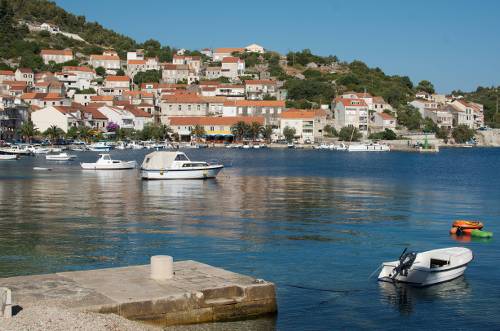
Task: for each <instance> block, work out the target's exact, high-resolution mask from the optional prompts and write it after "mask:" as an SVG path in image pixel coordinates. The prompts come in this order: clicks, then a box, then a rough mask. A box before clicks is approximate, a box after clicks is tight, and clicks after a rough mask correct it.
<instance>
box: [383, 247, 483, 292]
mask: <svg viewBox="0 0 500 331" xmlns="http://www.w3.org/2000/svg"><path fill="white" fill-rule="evenodd" d="M472 258H473V255H472V251H471V250H470V249H468V248H464V247H450V248H442V249H434V250H431V251H426V252H422V253H416V252H408V253H406V249H405V250H404V251H403V253H402V254H401V256H400V257H399V260H398V261H393V262H384V263H383V264H382V270H381V271H380V274H379V276H378V280H380V281H385V282H401V283H408V284H411V285H414V286H429V285H434V284H438V283H443V282H447V281H450V280H452V279H455V278H457V277H460V276H462V275H463V274H464V272H465V269H466V268H467V265H468V264H469V262H470V261H472Z"/></svg>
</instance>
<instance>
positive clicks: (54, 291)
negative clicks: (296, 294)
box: [0, 261, 277, 325]
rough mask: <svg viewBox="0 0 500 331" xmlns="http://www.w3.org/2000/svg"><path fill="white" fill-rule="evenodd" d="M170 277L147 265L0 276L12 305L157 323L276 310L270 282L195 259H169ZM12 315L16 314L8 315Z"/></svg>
mask: <svg viewBox="0 0 500 331" xmlns="http://www.w3.org/2000/svg"><path fill="white" fill-rule="evenodd" d="M174 273H175V274H174V277H173V279H170V280H161V281H158V280H153V279H151V278H150V266H149V265H141V266H130V267H123V268H109V269H98V270H85V271H73V272H61V273H55V274H47V275H34V276H18V277H10V278H0V287H7V288H9V289H10V290H11V291H12V303H13V305H18V306H20V307H23V306H30V305H32V304H34V303H36V304H37V305H40V304H43V305H46V306H51V307H52V306H53V307H63V308H65V309H74V310H77V311H87V312H97V313H114V314H117V315H120V316H123V317H126V318H128V319H133V320H142V321H150V322H154V323H159V324H161V325H178V324H191V323H204V322H215V321H228V320H235V319H245V318H252V317H256V316H259V315H263V314H269V313H275V312H276V310H277V306H276V294H275V287H274V284H273V283H270V282H266V281H262V280H256V279H255V278H252V277H248V276H244V275H240V274H237V273H234V272H230V271H226V270H223V269H220V268H216V267H212V266H209V265H207V264H203V263H199V262H195V261H180V262H174ZM13 318H15V316H14V317H13Z"/></svg>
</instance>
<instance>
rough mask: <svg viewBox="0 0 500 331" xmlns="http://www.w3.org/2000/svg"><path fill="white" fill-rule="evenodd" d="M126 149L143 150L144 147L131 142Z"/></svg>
mask: <svg viewBox="0 0 500 331" xmlns="http://www.w3.org/2000/svg"><path fill="white" fill-rule="evenodd" d="M127 147H128V148H130V149H144V148H145V147H144V145H141V144H139V143H136V142H135V141H132V142H131V143H130V144H128V145H127Z"/></svg>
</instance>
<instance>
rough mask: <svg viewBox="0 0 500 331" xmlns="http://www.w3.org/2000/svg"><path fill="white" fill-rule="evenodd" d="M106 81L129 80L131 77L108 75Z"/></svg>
mask: <svg viewBox="0 0 500 331" xmlns="http://www.w3.org/2000/svg"><path fill="white" fill-rule="evenodd" d="M106 81H108V82H129V81H130V78H128V77H127V76H108V77H106Z"/></svg>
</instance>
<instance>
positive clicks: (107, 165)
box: [80, 154, 137, 170]
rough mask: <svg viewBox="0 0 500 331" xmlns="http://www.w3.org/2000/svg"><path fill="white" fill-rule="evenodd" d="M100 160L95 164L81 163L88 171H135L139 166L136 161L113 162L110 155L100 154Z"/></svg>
mask: <svg viewBox="0 0 500 331" xmlns="http://www.w3.org/2000/svg"><path fill="white" fill-rule="evenodd" d="M100 156H101V157H100V158H99V159H98V160H97V161H96V162H94V163H80V166H81V167H82V168H83V169H86V170H125V169H134V168H135V167H136V165H137V163H136V162H135V161H121V160H113V159H111V156H110V155H109V154H100Z"/></svg>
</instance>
